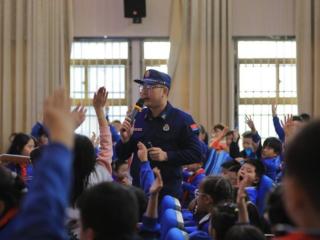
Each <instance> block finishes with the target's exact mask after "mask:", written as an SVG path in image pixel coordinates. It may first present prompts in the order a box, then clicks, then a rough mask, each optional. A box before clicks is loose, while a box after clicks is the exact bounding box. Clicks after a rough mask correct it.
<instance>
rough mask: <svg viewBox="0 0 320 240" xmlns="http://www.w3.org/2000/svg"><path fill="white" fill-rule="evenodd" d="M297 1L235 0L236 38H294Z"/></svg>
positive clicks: (234, 25)
mask: <svg viewBox="0 0 320 240" xmlns="http://www.w3.org/2000/svg"><path fill="white" fill-rule="evenodd" d="M294 2H295V0H233V6H232V18H233V21H232V23H233V26H232V27H233V35H234V36H272V35H278V36H279V35H282V36H294V35H295V33H294V21H295V19H294V18H295V8H294V5H295V4H294Z"/></svg>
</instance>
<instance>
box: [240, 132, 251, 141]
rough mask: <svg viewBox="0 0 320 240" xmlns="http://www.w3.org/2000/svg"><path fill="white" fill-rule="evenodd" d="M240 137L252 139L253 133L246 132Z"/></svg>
mask: <svg viewBox="0 0 320 240" xmlns="http://www.w3.org/2000/svg"><path fill="white" fill-rule="evenodd" d="M242 137H243V138H250V139H253V133H252V132H251V131H246V132H244V133H243V134H242Z"/></svg>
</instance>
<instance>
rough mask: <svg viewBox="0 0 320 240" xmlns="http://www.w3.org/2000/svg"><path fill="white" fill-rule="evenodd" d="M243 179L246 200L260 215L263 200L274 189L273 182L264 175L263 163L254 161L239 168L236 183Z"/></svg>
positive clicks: (247, 162) (262, 210)
mask: <svg viewBox="0 0 320 240" xmlns="http://www.w3.org/2000/svg"><path fill="white" fill-rule="evenodd" d="M245 177H246V179H247V181H246V184H247V186H246V194H247V196H248V199H249V200H250V201H251V202H252V203H253V204H255V205H256V206H257V208H258V211H259V213H260V215H261V214H263V212H264V209H265V198H266V196H267V194H268V193H269V192H270V191H271V189H272V188H273V187H274V182H273V181H272V179H271V178H269V177H268V176H266V175H265V167H264V165H263V163H262V162H261V161H260V160H256V159H249V160H247V161H246V162H245V163H244V164H243V165H242V166H241V168H240V170H239V172H238V182H241V181H242V180H243V179H244V178H245ZM238 185H239V183H238Z"/></svg>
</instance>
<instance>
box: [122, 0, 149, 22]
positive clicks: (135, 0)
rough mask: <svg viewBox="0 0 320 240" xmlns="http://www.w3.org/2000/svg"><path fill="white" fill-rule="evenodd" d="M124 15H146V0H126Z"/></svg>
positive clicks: (132, 16) (134, 16)
mask: <svg viewBox="0 0 320 240" xmlns="http://www.w3.org/2000/svg"><path fill="white" fill-rule="evenodd" d="M124 16H125V17H126V18H143V17H146V0H124Z"/></svg>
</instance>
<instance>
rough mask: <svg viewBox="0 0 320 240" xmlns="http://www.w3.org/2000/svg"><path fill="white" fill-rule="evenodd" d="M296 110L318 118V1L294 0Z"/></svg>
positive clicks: (319, 19)
mask: <svg viewBox="0 0 320 240" xmlns="http://www.w3.org/2000/svg"><path fill="white" fill-rule="evenodd" d="M296 38H297V83H298V84H297V85H298V86H297V87H298V106H299V113H303V112H306V113H309V114H311V115H312V116H314V117H320V1H319V0H303V1H302V0H296Z"/></svg>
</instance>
